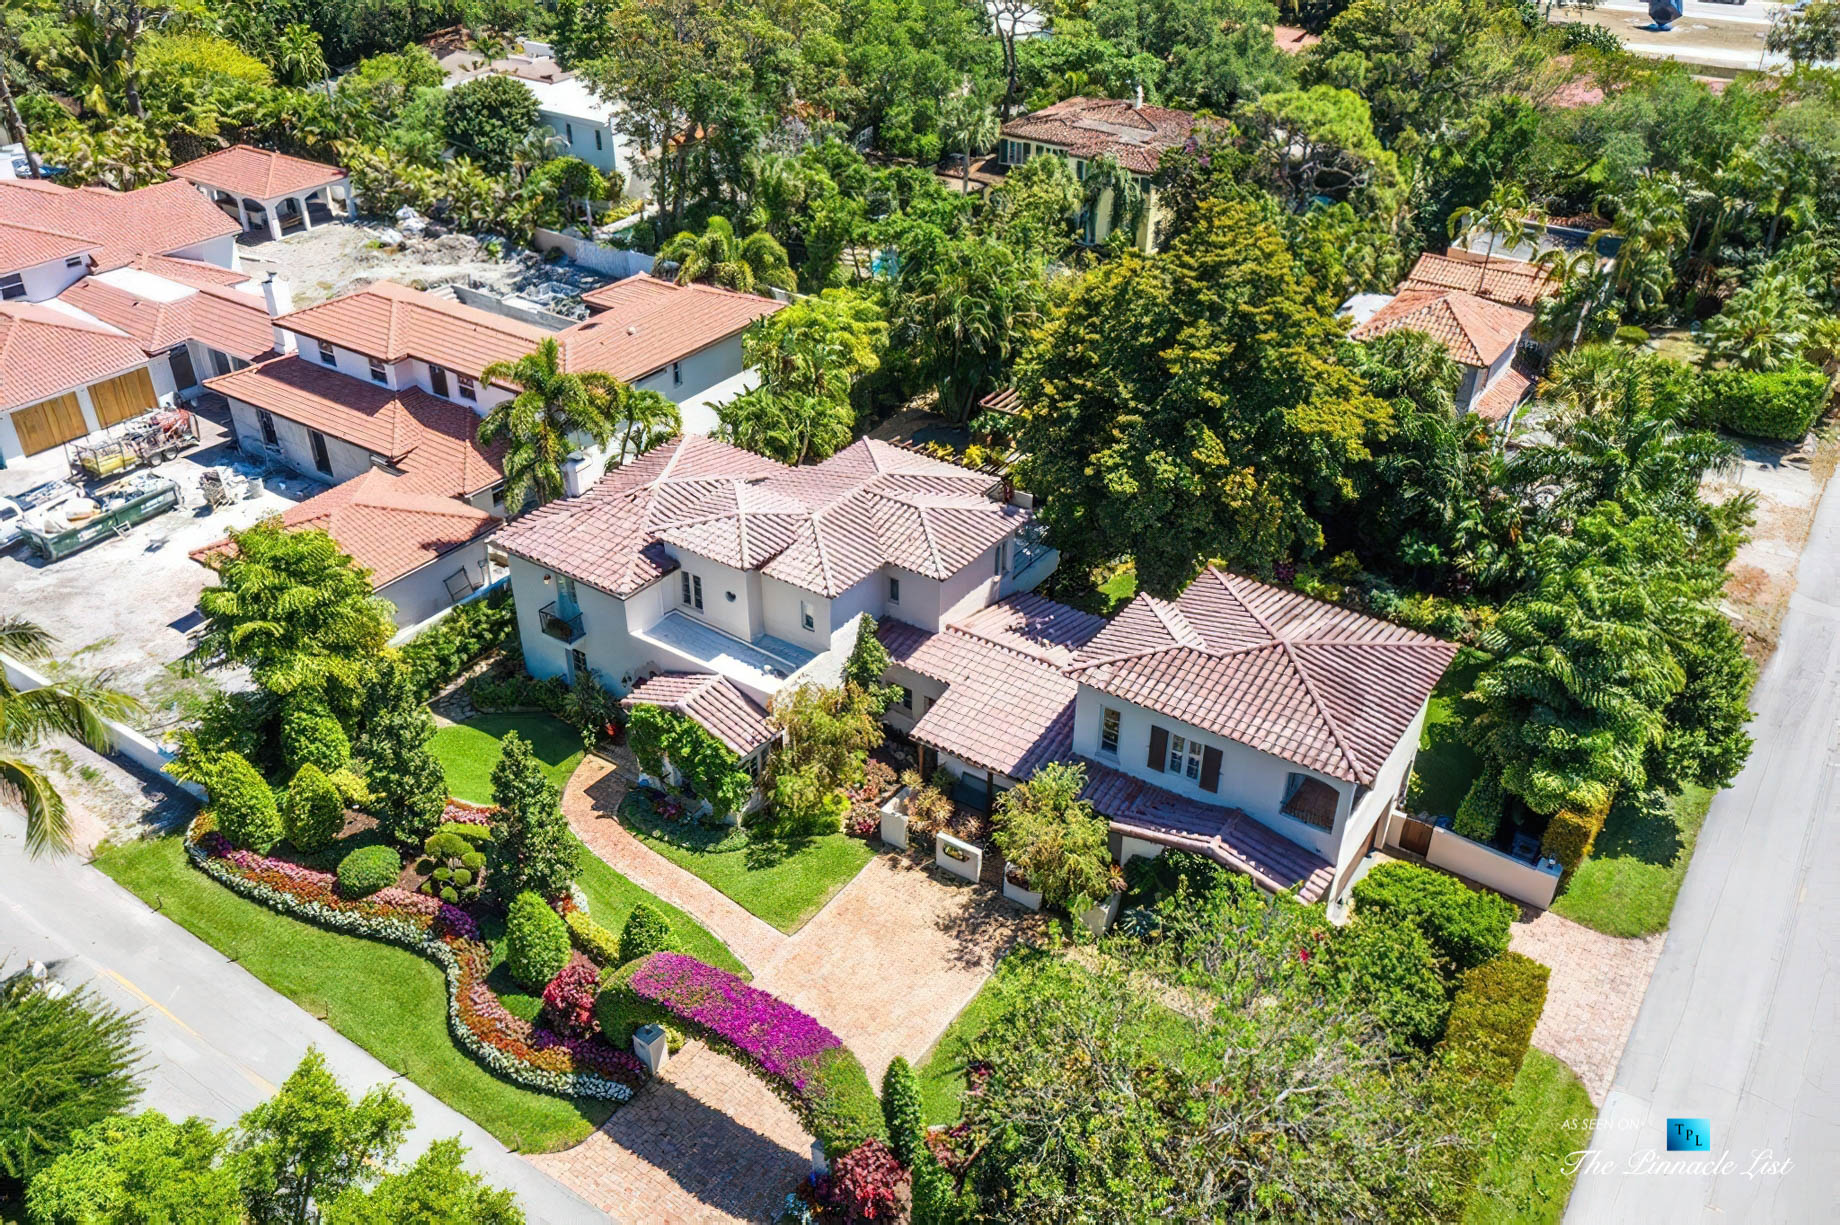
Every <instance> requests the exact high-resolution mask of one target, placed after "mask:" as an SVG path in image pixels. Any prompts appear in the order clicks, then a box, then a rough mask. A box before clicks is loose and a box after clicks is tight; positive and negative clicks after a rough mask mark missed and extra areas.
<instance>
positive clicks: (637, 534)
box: [500, 437, 1028, 597]
mask: <svg viewBox="0 0 1840 1225" xmlns="http://www.w3.org/2000/svg"><path fill="white" fill-rule="evenodd" d="M996 488H997V482H996V481H994V480H993V478H991V477H990V476H988V475H985V474H983V473H977V472H972V471H970V470H968V469H965V468H960V467H958V466H956V465H954V464H948V463H945V462H944V461H942V460H937V459H933V458H932V457H931V456H927V455H922V454H919V453H918V452H914V451H909V450H907V449H905V448H902V447H897V446H895V445H893V444H891V443H885V442H878V441H874V440H870V439H863V440H861V441H858V442H856V443H853V444H852V445H850V446H849V447H846V448H844V449H843V450H842V451H839V452H838V453H837V454H835V455H833V456H831V457H830V458H829V459H826V460H824V461H823V462H822V463H818V464H813V465H810V466H808V467H803V468H787V467H785V466H784V465H783V464H777V463H774V462H773V461H772V460H768V459H764V458H762V457H760V456H758V455H754V454H751V453H750V452H747V451H743V450H740V449H739V448H736V447H731V446H728V445H726V444H724V443H719V442H714V441H712V440H710V439H708V438H699V437H691V438H685V439H680V440H678V441H675V442H672V443H670V444H667V445H666V446H664V447H660V448H658V449H657V450H654V451H652V452H650V453H648V454H647V455H645V456H644V457H642V458H641V459H640V460H639V461H638V462H636V463H634V464H631V465H628V466H627V467H626V468H623V469H620V470H619V471H616V472H613V473H610V474H609V475H607V476H606V477H603V478H602V479H601V481H600V482H599V483H597V484H596V485H595V486H594V488H593V489H591V490H589V491H588V492H587V493H586V494H584V495H582V496H581V497H579V498H573V499H570V500H568V501H566V502H555V503H551V504H550V505H548V506H545V507H542V508H540V509H539V510H536V511H533V512H531V513H530V514H528V515H525V516H523V517H522V518H520V519H519V520H518V521H517V522H516V523H514V524H511V525H509V526H507V527H506V529H505V531H504V533H503V534H502V535H501V537H500V541H501V543H502V544H503V545H504V547H505V548H507V549H509V550H510V551H512V552H515V553H517V554H519V555H520V556H524V557H528V558H529V559H530V560H532V561H535V562H538V563H539V564H541V565H546V566H549V567H551V568H553V569H557V570H561V571H562V572H563V573H565V574H568V575H569V576H570V577H572V578H574V579H576V580H578V581H580V582H584V583H587V584H588V585H589V586H592V587H597V588H599V589H601V590H603V591H607V592H609V593H611V594H613V595H616V596H621V597H624V596H627V595H630V594H631V593H632V592H634V591H636V590H638V589H639V588H640V587H642V586H644V585H645V584H646V583H649V582H651V581H652V580H654V579H656V578H658V577H659V576H660V575H663V574H666V573H669V572H670V571H671V570H673V569H675V568H676V563H675V562H673V561H671V560H670V555H669V554H668V553H667V552H666V551H665V550H664V549H663V548H662V547H659V546H660V543H661V542H669V543H670V544H672V545H674V546H676V547H678V548H683V549H688V550H690V551H692V552H695V553H697V554H699V555H701V556H706V557H709V558H711V559H713V560H716V561H720V562H722V563H723V564H725V565H731V566H735V567H738V568H747V569H758V570H760V571H761V572H762V573H763V574H767V575H770V576H772V577H774V578H777V579H781V580H782V581H785V582H788V583H791V584H792V585H794V586H796V587H801V588H803V589H805V590H807V591H815V592H818V593H820V594H823V595H827V596H829V595H837V594H839V593H841V592H842V591H844V590H845V589H847V588H848V587H850V586H851V585H852V584H854V583H856V582H858V581H859V580H861V579H862V578H864V577H865V576H867V575H869V574H872V573H874V572H875V571H876V570H878V569H880V568H881V567H882V566H884V565H892V566H899V567H901V568H903V569H907V570H911V571H914V572H915V573H918V574H923V575H926V576H928V577H930V578H945V577H947V576H948V575H951V574H953V573H956V572H957V571H958V570H959V569H962V568H963V567H964V565H965V564H967V563H968V562H970V561H972V560H974V559H975V558H977V557H978V556H979V555H980V554H982V553H983V552H984V551H985V550H986V549H989V548H990V547H991V546H993V545H994V544H996V542H997V541H999V540H1001V539H1003V538H1004V537H1006V536H1008V535H1009V534H1010V533H1012V532H1014V531H1015V530H1016V529H1017V528H1018V527H1020V526H1021V525H1022V524H1023V523H1025V522H1027V519H1028V512H1027V511H1024V510H1022V509H1020V508H1018V507H1014V506H1008V505H1004V504H1001V503H998V502H994V501H992V500H991V499H990V496H989V495H990V493H991V492H993V491H994V490H995V489H996Z"/></svg>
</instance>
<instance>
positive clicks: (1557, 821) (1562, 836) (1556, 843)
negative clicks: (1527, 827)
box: [1540, 804, 1610, 877]
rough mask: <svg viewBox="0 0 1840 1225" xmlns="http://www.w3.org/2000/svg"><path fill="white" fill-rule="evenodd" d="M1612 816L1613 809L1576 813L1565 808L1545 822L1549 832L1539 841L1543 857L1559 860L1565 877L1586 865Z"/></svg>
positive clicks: (1606, 806)
mask: <svg viewBox="0 0 1840 1225" xmlns="http://www.w3.org/2000/svg"><path fill="white" fill-rule="evenodd" d="M1609 813H1610V806H1609V805H1608V804H1606V805H1604V806H1603V807H1602V808H1600V809H1595V810H1593V811H1590V812H1574V811H1572V810H1570V809H1566V810H1564V811H1561V812H1556V813H1554V814H1553V816H1552V819H1551V820H1550V821H1548V822H1547V823H1546V833H1545V835H1544V836H1542V837H1541V839H1540V854H1542V855H1550V856H1552V857H1553V858H1554V859H1556V860H1558V861H1559V866H1560V867H1562V868H1564V869H1565V872H1566V875H1567V876H1568V877H1569V876H1570V875H1571V872H1572V869H1574V868H1576V867H1577V866H1578V865H1579V864H1581V863H1583V862H1584V861H1585V859H1586V858H1587V857H1589V855H1590V854H1591V848H1592V847H1593V846H1595V845H1596V844H1597V835H1598V834H1599V833H1600V832H1601V831H1602V830H1603V828H1604V818H1605V817H1606V816H1608V815H1609Z"/></svg>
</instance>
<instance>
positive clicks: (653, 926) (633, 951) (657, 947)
mask: <svg viewBox="0 0 1840 1225" xmlns="http://www.w3.org/2000/svg"><path fill="white" fill-rule="evenodd" d="M670 947H671V925H670V924H669V923H666V922H665V921H664V916H663V915H661V914H659V913H658V912H657V911H656V910H653V909H652V908H651V907H650V906H648V905H646V904H645V903H644V902H640V903H639V904H638V905H637V906H634V907H633V908H632V913H631V914H629V915H627V916H626V926H625V927H623V928H621V929H620V959H619V962H618V964H620V965H625V964H626V963H627V962H629V961H637V960H639V958H641V957H649V956H650V955H651V954H653V953H660V952H663V951H664V950H665V949H668V948H670Z"/></svg>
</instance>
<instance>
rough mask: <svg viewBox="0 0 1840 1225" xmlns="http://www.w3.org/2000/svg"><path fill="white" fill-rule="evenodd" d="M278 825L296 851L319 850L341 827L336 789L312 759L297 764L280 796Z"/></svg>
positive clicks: (342, 813)
mask: <svg viewBox="0 0 1840 1225" xmlns="http://www.w3.org/2000/svg"><path fill="white" fill-rule="evenodd" d="M281 828H282V831H283V832H284V833H286V835H287V840H288V841H289V842H291V843H293V844H294V849H295V850H299V851H322V850H324V849H326V847H327V846H329V845H331V843H332V840H333V839H334V838H337V837H338V836H339V831H340V830H342V829H344V828H345V805H344V803H343V802H342V800H341V799H340V796H339V789H338V788H337V787H335V786H333V784H332V780H331V779H329V778H327V777H326V774H325V771H323V770H321V769H320V768H319V767H318V766H316V765H314V764H313V763H312V762H308V763H307V764H306V765H304V766H302V767H300V771H299V772H298V773H297V774H295V775H294V781H293V782H291V783H289V784H288V789H287V793H286V794H285V795H284V796H283V797H282V800H281Z"/></svg>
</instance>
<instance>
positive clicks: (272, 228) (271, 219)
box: [262, 200, 281, 242]
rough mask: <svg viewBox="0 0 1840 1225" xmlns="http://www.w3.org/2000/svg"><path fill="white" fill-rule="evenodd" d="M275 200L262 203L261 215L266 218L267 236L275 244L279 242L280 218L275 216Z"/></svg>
mask: <svg viewBox="0 0 1840 1225" xmlns="http://www.w3.org/2000/svg"><path fill="white" fill-rule="evenodd" d="M276 203H278V202H277V201H275V200H264V201H262V213H263V215H264V216H266V217H267V218H268V236H269V237H270V238H272V239H274V240H275V241H276V242H280V241H281V218H280V217H278V216H276V215H275V205H276Z"/></svg>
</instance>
